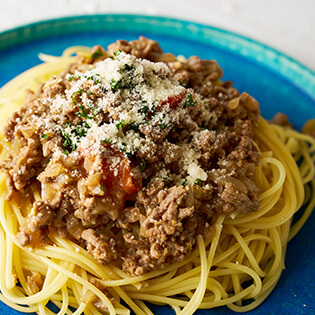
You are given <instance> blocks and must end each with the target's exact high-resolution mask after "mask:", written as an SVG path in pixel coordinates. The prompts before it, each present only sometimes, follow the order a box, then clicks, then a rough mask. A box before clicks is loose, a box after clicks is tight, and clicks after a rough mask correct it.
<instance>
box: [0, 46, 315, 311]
mask: <svg viewBox="0 0 315 315" xmlns="http://www.w3.org/2000/svg"><path fill="white" fill-rule="evenodd" d="M74 52H77V53H78V55H81V56H89V55H90V50H89V49H86V48H79V49H77V48H71V49H69V50H67V51H65V52H64V54H63V56H62V57H60V58H57V57H50V56H42V58H43V59H44V60H45V63H44V64H42V65H39V66H37V67H35V68H33V69H30V70H28V71H27V72H25V73H23V74H21V75H20V76H18V77H17V78H15V79H14V80H12V81H11V82H9V83H8V84H7V85H5V86H4V87H3V88H2V89H1V91H0V104H1V107H0V119H1V121H0V123H1V124H2V125H3V123H4V121H5V120H6V119H7V118H8V117H9V115H10V113H11V112H12V111H14V110H17V109H18V108H19V107H20V106H21V104H23V99H24V91H25V90H26V89H32V90H35V89H36V85H37V84H38V83H39V82H45V81H47V80H48V79H49V78H50V77H52V76H53V75H55V74H58V73H60V72H61V71H63V70H65V69H66V68H67V66H68V65H69V64H70V63H72V62H75V61H76V59H75V57H71V55H72V54H73V53H74ZM254 140H255V144H256V147H257V148H258V150H259V153H260V158H259V161H258V165H257V167H256V169H255V174H254V182H255V184H256V185H257V186H258V187H259V194H258V203H259V211H254V212H251V213H247V214H238V215H237V216H236V217H233V216H232V215H231V216H226V215H223V214H221V215H219V216H218V217H217V219H216V222H215V234H214V235H213V237H212V238H210V239H205V240H204V238H203V237H202V236H201V235H199V236H197V246H196V248H194V249H193V251H192V253H191V254H190V255H187V257H185V259H184V260H182V261H178V262H174V263H172V264H170V265H168V266H166V267H165V268H164V269H160V270H152V271H149V272H147V273H144V274H141V275H136V276H130V275H128V274H127V273H126V272H124V271H123V270H121V269H120V268H119V267H117V266H115V265H114V264H111V263H109V264H105V265H101V264H100V263H99V262H97V260H95V258H94V257H93V256H92V255H91V254H90V253H89V252H88V251H87V250H86V249H84V248H83V247H81V246H79V245H78V244H77V243H75V242H73V241H71V240H69V239H66V238H62V237H61V236H60V235H59V234H58V233H56V231H55V230H51V231H50V234H49V238H50V240H51V243H52V244H48V245H46V246H44V247H42V248H30V247H25V246H21V245H20V242H19V241H18V239H17V236H16V235H17V233H18V231H19V228H20V226H21V225H22V224H23V222H24V220H25V217H26V216H27V215H28V214H29V213H30V212H31V211H32V204H31V202H30V201H28V199H27V198H24V199H22V198H21V195H20V194H14V195H13V198H12V199H11V200H10V201H7V200H6V195H7V190H8V188H7V185H6V176H5V174H1V178H0V186H1V190H0V191H1V198H0V200H1V209H0V246H1V249H2V252H3V254H2V255H1V257H0V290H1V294H0V300H1V301H2V302H4V303H6V304H7V305H9V306H10V307H12V308H14V309H16V310H18V311H20V312H25V313H30V312H37V313H38V314H55V312H53V311H52V310H51V305H52V304H54V305H55V309H57V311H56V313H57V314H81V313H83V312H84V314H102V313H104V312H106V313H109V314H129V313H130V309H131V310H133V311H134V312H135V313H136V314H152V312H151V311H150V309H149V308H148V307H147V305H146V304H145V302H147V301H148V302H151V303H156V304H166V305H170V306H171V307H172V308H173V310H174V311H175V313H176V314H183V315H184V314H185V315H187V314H193V313H194V312H195V311H196V310H197V309H198V308H199V309H210V308H214V307H218V306H222V305H227V306H228V307H229V308H230V309H232V310H234V311H236V312H245V311H249V310H251V309H253V308H255V307H257V306H258V305H259V304H261V303H262V302H263V301H264V299H265V298H266V297H267V296H268V295H269V294H270V292H271V291H272V290H273V288H274V287H275V285H276V283H277V281H278V280H279V278H280V275H281V272H282V270H283V268H284V258H285V251H286V246H287V244H288V241H289V240H290V239H292V238H293V237H294V236H295V235H296V233H298V231H299V230H300V229H301V227H302V226H303V224H304V223H305V221H306V220H307V218H308V217H309V215H310V214H311V212H312V210H313V208H314V207H315V194H314V187H315V180H314V174H315V167H314V162H315V140H314V139H313V138H312V137H310V136H308V135H305V134H300V133H298V132H296V131H294V130H292V129H289V128H285V127H280V126H276V125H272V124H270V123H268V122H267V121H265V120H264V119H263V118H262V117H259V120H258V124H257V126H255V127H254ZM5 146H6V144H5V142H4V141H3V136H2V135H1V161H4V160H5V159H6V157H7V154H8V153H7V151H6V149H5ZM32 194H33V199H34V200H41V193H40V190H39V189H38V187H36V186H34V188H33V190H32ZM303 205H304V207H305V211H304V213H303V215H302V216H301V217H300V219H299V220H298V221H297V222H296V223H294V225H293V226H291V222H292V218H293V216H294V214H295V213H296V212H297V211H299V210H300V209H301V207H302V206H303ZM36 286H37V287H36ZM105 289H106V290H105ZM49 301H50V302H51V303H50V304H48V302H49ZM113 301H115V303H113Z"/></svg>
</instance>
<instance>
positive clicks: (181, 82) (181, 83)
mask: <svg viewBox="0 0 315 315" xmlns="http://www.w3.org/2000/svg"><path fill="white" fill-rule="evenodd" d="M178 83H179V85H181V86H183V87H186V84H185V82H183V81H181V80H178Z"/></svg>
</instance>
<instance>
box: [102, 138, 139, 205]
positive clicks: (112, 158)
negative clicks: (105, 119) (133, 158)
mask: <svg viewBox="0 0 315 315" xmlns="http://www.w3.org/2000/svg"><path fill="white" fill-rule="evenodd" d="M105 148H106V151H105V153H104V159H103V165H102V168H103V175H104V176H103V180H102V185H103V186H104V188H105V187H106V195H107V196H109V197H110V198H111V199H112V200H113V202H114V203H115V204H119V205H122V206H121V208H123V207H124V204H125V201H126V200H127V199H128V197H129V196H131V195H134V194H136V193H137V192H138V191H139V190H140V189H141V178H134V177H133V176H132V174H131V165H130V161H129V160H128V159H127V158H126V157H125V156H123V153H122V152H121V151H120V150H119V149H118V148H116V147H114V146H111V145H108V144H106V146H105ZM113 163H114V165H115V166H114V168H113V167H112V164H113ZM117 196H119V200H116V198H117Z"/></svg>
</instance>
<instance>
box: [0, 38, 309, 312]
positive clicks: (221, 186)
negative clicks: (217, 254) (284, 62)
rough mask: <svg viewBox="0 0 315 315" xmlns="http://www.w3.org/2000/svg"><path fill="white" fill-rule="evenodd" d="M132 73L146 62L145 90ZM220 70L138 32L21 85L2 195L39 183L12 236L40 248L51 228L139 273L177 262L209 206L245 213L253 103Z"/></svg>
mask: <svg viewBox="0 0 315 315" xmlns="http://www.w3.org/2000/svg"><path fill="white" fill-rule="evenodd" d="M122 52H126V53H128V54H131V55H133V56H136V57H138V58H144V59H147V60H149V61H151V62H150V63H145V62H144V61H143V60H140V59H135V58H133V57H130V56H129V57H127V56H128V55H124V54H123V53H122ZM120 54H121V56H123V57H121V58H127V59H126V60H128V62H133V64H129V63H127V62H121V63H119V62H120V61H119V60H120V59H119V58H120V57H119V55H120ZM109 57H110V58H109ZM128 58H129V59H128ZM132 58H133V59H132ZM111 60H112V61H113V62H116V64H111V66H116V65H117V64H118V65H119V67H120V68H119V69H118V70H117V71H114V72H115V73H114V74H115V75H117V76H119V75H121V77H120V78H116V77H115V78H114V77H109V78H107V79H106V81H102V80H103V79H102V78H103V77H104V76H105V77H106V75H108V74H107V72H106V69H103V68H102V69H101V70H102V71H103V72H101V73H102V76H101V75H100V73H97V72H95V71H96V70H95V69H97V67H98V65H99V64H101V63H102V62H103V63H105V62H107V61H108V62H111ZM115 60H116V61H115ZM137 62H141V67H140V68H137V69H135V68H136V65H137ZM160 62H162V63H163V64H161V63H160ZM143 69H146V70H143ZM135 70H137V71H138V72H139V71H140V70H141V71H147V72H146V73H144V75H143V77H141V80H143V81H145V80H149V79H148V78H150V73H153V74H154V78H153V79H152V80H151V81H150V82H149V83H150V84H149V85H150V89H148V88H147V86H146V87H145V88H143V87H142V85H141V84H142V83H141V82H142V81H141V80H139V82H138V81H137V80H136V76H135V75H134V73H135V72H134V71H135ZM93 71H94V72H93ZM141 71H140V72H141ZM150 71H151V72H150ZM78 73H79V74H80V75H77V74H78ZM110 75H113V74H110ZM222 75H223V72H222V69H221V68H220V67H219V66H218V64H217V63H216V62H215V61H209V60H201V59H200V58H199V57H195V56H193V57H190V58H188V59H187V60H184V59H183V58H179V59H178V60H177V59H176V58H175V57H174V56H173V55H172V54H164V53H163V51H162V49H161V48H160V46H159V45H158V43H157V42H156V41H153V40H150V39H147V38H144V37H140V39H139V40H136V41H131V42H127V41H124V40H120V41H117V42H116V43H113V44H111V45H109V47H108V50H107V51H105V50H104V49H103V48H102V47H100V46H96V47H94V48H93V49H92V52H91V54H90V55H89V56H84V57H81V58H80V60H79V61H78V62H77V63H74V64H72V65H70V66H69V67H68V69H67V70H66V71H65V72H64V73H62V74H61V75H60V76H56V77H53V78H52V79H51V80H50V81H48V82H46V83H45V84H43V85H41V86H40V88H39V89H38V91H37V92H35V93H33V92H29V93H28V95H27V99H26V103H25V106H23V107H22V108H21V109H20V110H19V111H17V112H16V113H14V114H13V115H12V116H11V118H10V119H9V120H8V122H7V123H6V125H5V128H4V136H5V138H6V140H7V141H8V143H9V146H10V147H11V149H10V150H9V152H8V155H7V159H6V161H5V162H3V163H2V164H1V169H2V170H3V171H5V172H6V173H7V175H8V180H7V185H8V191H9V194H8V198H11V197H12V195H13V194H14V193H16V194H19V195H20V196H21V198H23V197H24V198H30V197H29V196H31V195H32V194H31V191H32V190H31V189H32V187H33V188H34V185H40V186H41V197H42V200H43V201H42V202H35V200H31V201H32V202H34V204H33V211H32V213H31V214H30V215H29V216H28V217H27V218H26V219H25V222H24V224H23V225H22V226H21V227H20V231H19V233H18V239H19V241H20V243H21V244H22V245H23V246H26V245H31V246H33V247H34V246H41V245H43V244H45V243H47V242H49V230H50V229H49V228H50V227H54V228H55V229H56V230H57V231H58V233H59V234H60V235H62V236H63V237H66V238H70V239H71V240H73V241H74V242H76V243H77V244H79V245H81V246H84V247H85V248H86V249H87V250H88V251H89V252H90V253H91V254H92V255H93V256H94V257H95V258H96V259H97V260H98V261H99V262H100V263H102V264H107V263H115V264H116V265H118V266H121V267H122V268H123V270H124V271H125V272H127V273H129V274H131V275H141V274H143V273H145V272H149V271H151V270H155V269H162V268H165V267H166V266H167V265H169V264H171V263H174V262H177V261H182V260H183V259H184V258H185V257H186V256H187V255H189V253H191V251H192V250H193V249H194V248H195V247H196V237H197V235H199V234H200V235H203V237H204V238H205V239H208V238H211V237H212V236H213V233H214V228H213V226H214V222H215V220H216V218H217V217H218V215H220V214H222V213H225V214H231V213H235V212H237V213H239V212H241V213H244V214H246V213H249V212H252V211H256V210H257V209H258V198H257V195H258V188H257V186H256V184H255V183H254V172H255V166H256V164H257V162H258V159H259V154H258V152H257V148H256V146H255V145H254V143H253V138H254V135H253V126H254V125H255V124H256V123H257V118H258V116H259V107H258V103H257V101H256V100H255V99H253V98H252V97H251V96H250V95H248V94H247V93H242V94H239V92H238V91H237V90H236V89H235V88H233V85H232V83H231V82H229V81H226V82H222V81H220V79H221V77H222ZM156 82H160V83H159V85H158V89H159V93H156V94H154V89H153V88H152V86H153V85H154V84H156ZM102 84H103V85H102ZM105 84H107V85H106V86H105ZM144 95H145V96H146V98H145V99H144ZM152 95H153V96H154V97H155V98H154V97H153V96H152ZM160 95H164V96H165V97H164V98H163V99H160V100H159V101H157V98H158V97H160ZM152 98H154V99H153V101H149V100H150V99H152ZM129 104H132V106H131V107H130V106H129ZM128 106H129V107H128ZM137 106H138V107H137ZM136 108H138V110H135V109H136ZM131 112H132V113H131ZM139 117H140V118H139ZM312 130H313V129H312ZM102 132H103V133H102ZM103 134H105V135H111V136H110V137H107V136H106V137H105V136H104V137H103V138H100V135H103ZM112 134H113V135H112ZM120 139H123V140H122V141H120ZM96 141H98V142H97V143H96ZM35 289H36V288H35ZM95 304H98V301H97V300H96V301H95ZM100 307H101V305H100Z"/></svg>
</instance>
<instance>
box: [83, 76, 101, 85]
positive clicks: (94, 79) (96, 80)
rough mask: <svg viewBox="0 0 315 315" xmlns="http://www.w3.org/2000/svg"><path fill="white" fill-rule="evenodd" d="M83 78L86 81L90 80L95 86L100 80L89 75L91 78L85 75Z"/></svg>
mask: <svg viewBox="0 0 315 315" xmlns="http://www.w3.org/2000/svg"><path fill="white" fill-rule="evenodd" d="M95 75H96V76H100V75H99V74H98V73H96V74H95ZM84 78H85V79H87V80H92V81H94V83H95V84H98V83H99V82H100V79H99V78H96V77H94V76H93V75H91V76H89V77H88V76H87V75H85V76H84Z"/></svg>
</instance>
